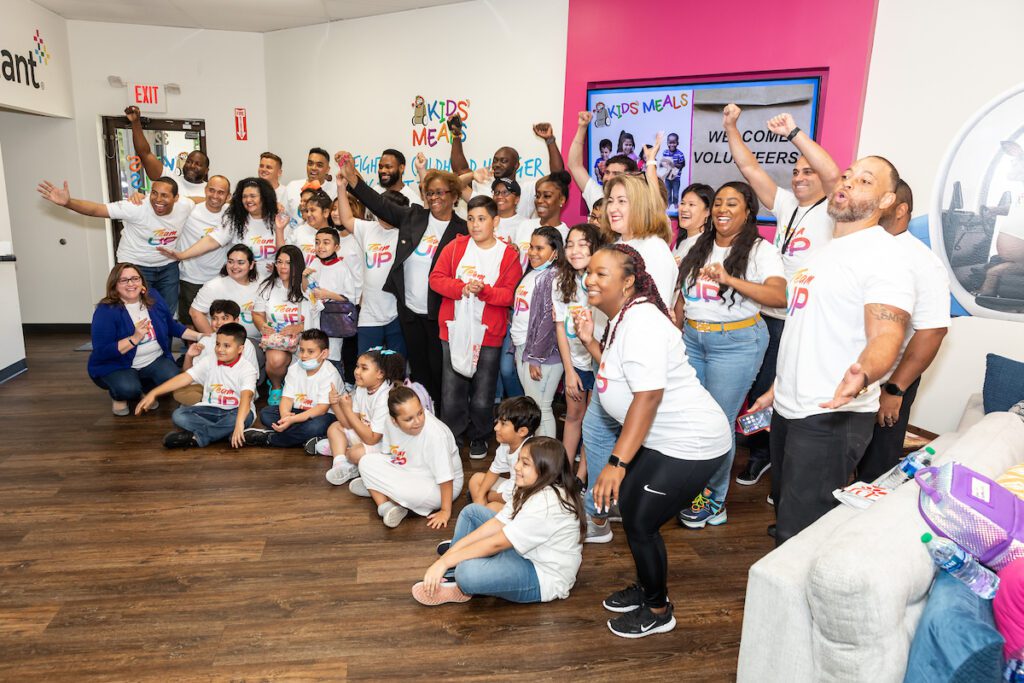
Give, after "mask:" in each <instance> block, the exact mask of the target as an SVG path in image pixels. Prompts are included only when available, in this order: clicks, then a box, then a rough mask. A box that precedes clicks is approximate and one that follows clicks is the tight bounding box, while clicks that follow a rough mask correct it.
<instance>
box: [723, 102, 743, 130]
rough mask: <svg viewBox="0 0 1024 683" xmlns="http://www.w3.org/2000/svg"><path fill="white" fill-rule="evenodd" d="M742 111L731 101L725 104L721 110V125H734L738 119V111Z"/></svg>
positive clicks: (727, 126) (725, 126)
mask: <svg viewBox="0 0 1024 683" xmlns="http://www.w3.org/2000/svg"><path fill="white" fill-rule="evenodd" d="M742 111H743V110H742V109H740V108H739V107H737V106H736V105H735V104H733V103H732V102H730V103H729V104H727V105H725V109H723V110H722V127H724V128H729V127H731V126H735V125H736V123H737V122H738V121H739V120H740V113H741V112H742Z"/></svg>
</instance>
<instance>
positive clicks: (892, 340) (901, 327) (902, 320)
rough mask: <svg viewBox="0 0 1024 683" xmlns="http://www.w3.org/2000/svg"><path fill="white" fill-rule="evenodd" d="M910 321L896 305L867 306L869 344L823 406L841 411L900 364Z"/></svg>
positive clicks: (865, 322) (865, 307)
mask: <svg viewBox="0 0 1024 683" xmlns="http://www.w3.org/2000/svg"><path fill="white" fill-rule="evenodd" d="M909 320H910V314H909V313H907V312H906V311H904V310H902V309H899V308H896V307H894V306H886V305H885V304H867V305H865V306H864V332H865V335H866V336H867V345H865V346H864V350H863V351H861V353H860V357H859V358H857V362H856V363H854V364H853V365H851V366H850V367H849V368H848V369H847V371H846V374H844V375H843V378H842V380H841V381H840V382H839V386H837V387H836V393H835V395H834V396H833V397H832V400H831V401H828V402H826V403H822V404H821V407H822V408H839V407H840V406H843V405H846V404H847V403H849V402H850V401H852V400H853V399H854V398H856V397H857V396H858V395H859V394H860V392H861V391H862V390H863V389H864V388H866V387H867V386H868V385H869V384H871V383H872V382H877V381H878V380H879V379H880V378H881V377H883V376H884V375H885V373H886V372H888V371H889V369H890V368H891V367H892V365H893V363H895V362H896V355H897V354H898V353H899V351H900V346H901V345H902V344H903V335H904V333H905V331H906V329H907V322H908V321H909Z"/></svg>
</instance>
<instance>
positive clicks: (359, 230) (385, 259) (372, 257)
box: [353, 218, 398, 327]
mask: <svg viewBox="0 0 1024 683" xmlns="http://www.w3.org/2000/svg"><path fill="white" fill-rule="evenodd" d="M353 234H354V235H355V237H356V241H357V242H358V243H359V246H360V251H361V252H362V253H363V304H362V308H361V309H360V311H359V326H360V327H379V326H381V325H387V324H388V323H390V322H391V321H392V320H394V319H395V318H397V317H398V301H397V300H396V299H395V295H394V294H392V293H390V292H385V291H384V283H385V282H386V281H387V279H388V275H389V274H390V273H391V267H392V266H393V265H394V264H395V247H396V246H397V245H398V230H397V229H395V228H385V227H384V226H383V225H381V224H380V223H378V222H377V221H363V220H359V219H358V218H357V219H356V224H355V229H354V230H353Z"/></svg>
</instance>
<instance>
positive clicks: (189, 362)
mask: <svg viewBox="0 0 1024 683" xmlns="http://www.w3.org/2000/svg"><path fill="white" fill-rule="evenodd" d="M241 315H242V309H241V307H240V306H239V305H238V303H237V302H234V301H232V300H231V299H217V300H215V301H214V302H213V303H211V304H210V326H211V327H212V328H213V334H208V335H206V336H204V337H203V338H202V339H200V340H199V341H198V342H196V343H195V344H192V345H191V346H189V347H188V351H186V352H185V360H184V361H183V365H182V367H181V369H182V370H184V371H185V372H188V371H189V370H190V369H191V368H192V366H193V365H194V364H195V362H196V361H198V360H201V359H203V358H214V359H215V358H216V353H215V347H216V346H217V330H219V329H220V328H221V327H222V326H223V325H226V324H227V323H237V322H240V320H239V318H240V317H241ZM242 358H244V359H245V360H247V361H249V362H250V363H252V364H253V366H254V367H255V368H256V369H257V370H259V367H260V363H259V360H257V357H256V347H255V346H253V343H252V342H251V341H249V340H248V339H246V340H245V347H244V348H243V349H242ZM256 398H259V391H257V392H256V393H255V395H254V396H253V399H254V400H255V399H256ZM174 400H175V401H177V402H178V403H180V404H181V405H183V406H192V405H195V404H196V403H199V402H200V401H202V400H203V385H202V384H199V383H196V384H191V385H189V386H187V387H185V388H184V389H178V390H177V391H175V392H174Z"/></svg>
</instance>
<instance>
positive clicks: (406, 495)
mask: <svg viewBox="0 0 1024 683" xmlns="http://www.w3.org/2000/svg"><path fill="white" fill-rule="evenodd" d="M387 405H388V413H389V414H390V415H391V419H389V420H387V422H386V423H385V425H384V439H383V441H382V442H381V444H382V446H383V447H382V449H381V451H380V452H375V453H366V454H365V455H363V456H362V457H361V458H360V459H359V476H358V477H356V478H355V479H353V480H352V481H351V482H349V485H348V488H349V490H350V491H351V492H352V493H354V494H355V495H357V496H364V497H370V498H373V502H374V503H376V504H377V514H378V515H380V517H381V519H382V520H384V526H386V527H389V528H392V529H393V528H395V527H396V526H398V525H399V523H401V521H402V520H403V519H405V516H406V515H407V514H409V511H410V510H411V511H412V512H415V513H416V514H417V515H420V516H422V517H426V518H427V526H428V527H430V528H431V529H440V528H441V527H447V526H448V520H449V519H451V515H452V501H453V500H454V499H455V497H456V496H458V495H459V493H461V491H462V460H461V459H460V458H459V447H458V445H456V443H455V437H454V436H453V435H452V432H451V430H450V429H448V427H447V426H445V424H444V423H443V422H441V421H440V420H439V419H437V418H436V417H434V416H433V415H431V414H430V413H429V412H427V411H426V410H425V409H424V407H423V404H422V403H421V402H420V399H419V397H418V396H417V395H416V392H415V391H413V390H412V389H410V388H409V387H405V386H401V385H399V386H395V387H392V388H391V391H390V392H389V393H388V402H387Z"/></svg>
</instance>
